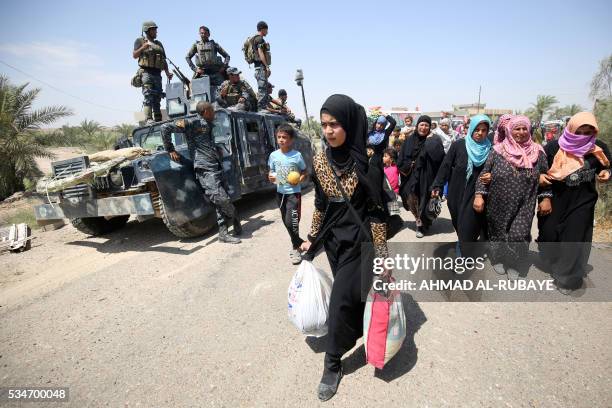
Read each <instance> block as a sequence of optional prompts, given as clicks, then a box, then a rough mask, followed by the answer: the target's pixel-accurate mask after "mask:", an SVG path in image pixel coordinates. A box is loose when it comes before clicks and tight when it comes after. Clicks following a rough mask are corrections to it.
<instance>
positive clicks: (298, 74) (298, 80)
mask: <svg viewBox="0 0 612 408" xmlns="http://www.w3.org/2000/svg"><path fill="white" fill-rule="evenodd" d="M295 82H296V83H297V84H298V86H299V87H300V88H302V103H303V104H304V113H306V122H308V120H309V117H308V108H306V96H305V95H304V73H303V72H302V70H301V69H298V70H297V72H296V74H295Z"/></svg>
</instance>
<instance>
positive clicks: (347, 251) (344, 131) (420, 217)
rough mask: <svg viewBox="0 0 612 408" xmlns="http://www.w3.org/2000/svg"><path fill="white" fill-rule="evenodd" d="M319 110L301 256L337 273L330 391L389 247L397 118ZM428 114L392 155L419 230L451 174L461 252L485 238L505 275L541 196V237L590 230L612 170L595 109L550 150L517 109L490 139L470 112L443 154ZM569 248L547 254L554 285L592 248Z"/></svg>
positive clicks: (569, 278) (341, 101) (586, 237)
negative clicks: (320, 252) (376, 262)
mask: <svg viewBox="0 0 612 408" xmlns="http://www.w3.org/2000/svg"><path fill="white" fill-rule="evenodd" d="M320 115H321V125H322V128H323V133H324V136H325V144H326V149H325V151H323V152H321V153H319V154H317V155H316V156H315V158H314V160H313V169H314V172H313V173H314V174H313V181H314V185H315V211H314V214H313V220H312V227H311V232H310V234H309V236H308V240H307V241H305V242H304V244H302V247H301V249H302V250H304V251H307V252H306V255H305V256H304V258H305V259H309V258H310V259H312V257H313V256H314V254H315V253H316V251H317V249H319V248H320V247H323V248H324V249H325V253H326V255H327V258H328V260H329V264H330V266H331V270H332V274H333V276H334V283H333V287H332V292H331V297H330V304H329V318H328V335H327V346H326V353H325V359H324V368H323V375H322V378H321V381H320V384H319V387H318V391H317V392H318V396H319V399H321V400H323V401H325V400H328V399H330V398H331V397H332V396H333V395H334V394H335V393H336V391H337V389H338V385H339V383H340V379H341V378H342V363H341V358H342V355H343V354H345V353H346V352H347V351H349V350H350V349H351V348H352V347H354V345H355V344H356V342H357V340H358V339H359V338H360V337H361V336H362V334H363V312H364V307H365V303H364V299H365V298H366V295H367V292H368V291H369V289H370V287H371V283H372V268H371V261H372V260H373V257H374V256H377V257H386V256H387V255H388V254H387V244H386V241H387V236H386V234H387V226H386V220H387V218H388V215H389V213H388V210H387V207H386V200H387V198H386V193H385V189H384V188H383V186H384V185H385V183H386V182H385V175H384V174H385V173H384V169H383V154H384V151H385V148H386V147H387V144H388V140H389V134H390V133H391V132H390V129H389V128H391V129H392V128H393V127H392V126H388V127H387V128H385V126H386V125H389V123H385V120H382V119H381V120H380V123H379V125H378V126H375V129H373V131H372V132H370V133H369V134H368V126H367V123H368V122H367V117H366V113H365V110H364V108H363V107H362V106H361V105H359V104H357V103H356V102H355V101H353V100H352V99H351V98H350V97H348V96H346V95H332V96H330V97H329V98H328V99H327V100H326V101H325V103H324V104H323V107H322V108H321V112H320ZM387 121H388V118H387ZM431 124H432V122H431V118H429V117H428V116H426V115H423V116H421V117H419V118H418V120H417V123H416V126H415V128H414V130H413V133H412V135H410V136H409V137H408V138H407V139H406V141H405V142H404V143H403V145H402V147H401V150H400V152H399V158H398V163H397V167H398V169H399V171H400V173H401V186H400V195H401V198H402V202H403V204H404V206H405V207H406V209H409V210H410V211H411V212H412V213H413V214H414V217H415V219H416V228H417V236H423V234H424V233H425V232H426V231H427V228H428V227H429V225H430V223H431V217H429V216H427V214H426V207H427V203H428V201H429V200H430V198H432V197H434V198H436V197H437V196H439V195H440V192H441V190H442V189H443V187H444V185H445V184H446V183H448V184H449V189H448V206H449V210H450V213H451V218H452V223H453V226H454V228H455V230H456V231H457V236H458V238H459V250H460V251H461V249H462V248H463V247H462V245H463V244H467V243H469V242H475V241H477V240H479V239H481V240H487V239H488V240H489V241H490V242H491V249H492V251H491V257H492V259H493V262H494V264H495V269H496V271H497V272H498V273H500V274H501V273H508V276H509V277H510V278H512V279H514V278H516V277H518V272H517V263H518V260H519V259H520V258H521V257H522V256H523V255H524V253H525V251H526V250H527V246H528V243H529V242H530V241H531V235H530V231H531V224H532V220H533V217H534V215H535V209H536V202H538V214H539V215H538V216H539V227H540V235H539V237H538V242H539V243H540V244H543V243H545V242H557V243H566V242H567V243H570V242H589V241H590V240H591V238H592V232H593V218H594V208H595V201H596V200H597V192H596V189H595V180H596V179H598V180H600V181H607V180H608V179H609V178H610V170H609V167H610V163H609V158H610V155H609V152H608V149H607V147H606V145H605V144H603V143H602V142H600V141H598V140H597V139H596V136H597V132H598V127H597V123H596V121H595V118H594V117H593V115H592V114H590V113H587V112H582V113H580V114H577V115H575V116H574V117H573V118H572V120H570V122H569V124H568V126H567V128H566V130H565V132H564V134H563V135H562V136H561V138H560V139H559V141H558V142H556V141H555V142H552V143H549V144H548V145H547V147H546V150H544V149H543V148H542V147H541V146H540V145H538V144H536V143H534V142H533V141H532V139H531V136H530V128H529V127H530V122H529V120H528V118H526V117H524V116H520V115H518V116H505V117H502V118H500V120H499V121H498V124H497V126H496V129H495V137H494V140H493V141H491V139H490V138H489V137H488V134H489V132H490V131H491V130H492V129H491V127H492V126H493V125H492V123H491V120H490V119H489V118H488V117H487V116H485V115H476V116H474V117H472V118H471V120H470V126H469V129H468V132H467V134H466V137H465V138H464V139H460V140H457V141H455V142H453V143H452V144H451V145H450V146H448V147H447V150H448V152H447V153H446V154H445V148H444V147H445V146H444V143H443V140H442V139H441V138H440V137H439V135H437V134H436V133H435V132H432V130H431ZM363 243H373V252H371V253H370V252H367V251H364V250H363V247H362V244H363ZM561 245H563V244H561ZM572 250H574V251H575V252H570V251H565V252H562V251H548V252H546V251H545V252H544V253H543V255H544V256H545V258H546V259H547V260H548V261H549V263H550V265H551V267H552V269H551V273H552V275H553V277H554V278H555V282H556V283H557V286H558V287H559V288H560V290H571V289H575V288H577V287H579V286H580V285H581V284H582V276H583V274H584V267H585V266H586V261H587V259H588V253H587V250H586V249H585V247H576V246H573V247H572ZM576 251H579V252H576ZM364 265H366V267H365V268H364ZM368 265H369V266H370V267H367V266H368Z"/></svg>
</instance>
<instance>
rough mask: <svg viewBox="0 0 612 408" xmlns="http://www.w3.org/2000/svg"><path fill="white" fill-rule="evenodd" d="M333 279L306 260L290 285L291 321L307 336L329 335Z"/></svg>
mask: <svg viewBox="0 0 612 408" xmlns="http://www.w3.org/2000/svg"><path fill="white" fill-rule="evenodd" d="M331 288H332V282H331V279H329V277H328V276H327V275H326V274H325V273H324V272H323V271H321V270H318V269H317V268H315V266H314V265H313V264H312V263H310V262H308V261H305V260H303V261H302V263H301V264H300V266H299V267H298V270H297V271H296V272H295V275H293V278H292V279H291V283H290V284H289V291H288V297H289V303H288V312H289V320H291V322H292V323H293V324H294V325H295V327H297V328H298V330H300V331H301V332H302V333H303V334H305V335H307V336H314V337H321V336H324V335H326V334H327V316H328V314H329V297H330V295H331Z"/></svg>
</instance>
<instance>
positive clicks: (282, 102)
mask: <svg viewBox="0 0 612 408" xmlns="http://www.w3.org/2000/svg"><path fill="white" fill-rule="evenodd" d="M270 94H272V90H270ZM268 111H269V112H271V113H276V114H277V115H281V116H284V117H285V119H287V121H288V122H293V123H295V124H297V127H298V128H299V127H301V125H302V121H301V120H300V119H296V118H295V115H294V114H293V112H291V109H289V106H287V91H286V90H284V89H279V91H278V99H270V103H269V104H268Z"/></svg>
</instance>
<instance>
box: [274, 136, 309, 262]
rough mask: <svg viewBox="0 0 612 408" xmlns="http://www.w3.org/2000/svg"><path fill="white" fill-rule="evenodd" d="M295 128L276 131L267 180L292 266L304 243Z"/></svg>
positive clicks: (300, 166) (302, 174)
mask: <svg viewBox="0 0 612 408" xmlns="http://www.w3.org/2000/svg"><path fill="white" fill-rule="evenodd" d="M294 138H295V129H294V128H293V127H292V126H290V125H288V124H283V125H280V126H279V127H278V129H277V130H276V141H277V143H278V147H279V149H278V150H275V151H274V152H272V153H271V154H270V157H269V158H268V167H269V168H270V173H269V174H268V179H269V180H270V181H271V182H272V183H276V192H277V193H276V197H277V203H278V208H279V209H280V212H281V217H282V219H283V223H284V224H285V227H286V228H287V231H288V232H289V237H290V238H291V245H292V250H291V252H290V253H289V257H290V258H291V262H292V263H293V264H294V265H297V264H299V263H300V262H302V256H301V254H300V250H299V248H300V245H302V242H304V240H303V239H302V238H300V233H299V230H300V216H301V212H302V209H301V204H302V189H301V186H300V183H301V182H303V181H304V179H305V178H306V163H305V162H304V158H303V157H302V154H301V153H300V152H298V151H297V150H294V149H293V140H294Z"/></svg>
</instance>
